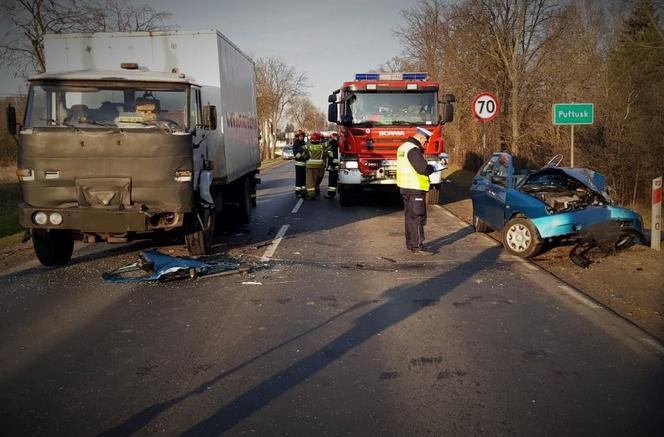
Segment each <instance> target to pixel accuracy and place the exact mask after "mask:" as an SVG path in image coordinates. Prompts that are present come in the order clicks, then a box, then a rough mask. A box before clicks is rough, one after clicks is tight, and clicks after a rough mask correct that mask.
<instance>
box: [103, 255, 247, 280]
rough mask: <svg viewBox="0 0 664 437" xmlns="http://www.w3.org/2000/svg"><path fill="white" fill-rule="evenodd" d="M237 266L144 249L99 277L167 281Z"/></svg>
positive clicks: (236, 264) (232, 268) (236, 266)
mask: <svg viewBox="0 0 664 437" xmlns="http://www.w3.org/2000/svg"><path fill="white" fill-rule="evenodd" d="M239 266H240V265H239V264H238V263H235V262H228V261H220V262H215V263H206V262H202V261H197V260H195V259H189V258H180V257H176V256H169V255H164V254H162V253H159V252H157V251H156V250H146V251H144V252H140V253H139V259H138V261H136V262H133V263H131V264H127V265H125V266H122V267H119V268H117V269H115V270H111V271H110V272H106V273H104V274H102V275H101V277H102V278H103V279H105V280H106V281H110V282H152V281H169V280H174V279H186V278H192V279H193V278H196V277H200V276H207V275H215V274H219V273H222V272H228V271H231V270H238V268H239ZM238 271H239V270H238Z"/></svg>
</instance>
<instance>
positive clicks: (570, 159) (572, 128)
mask: <svg viewBox="0 0 664 437" xmlns="http://www.w3.org/2000/svg"><path fill="white" fill-rule="evenodd" d="M570 128H571V134H570V151H571V152H570V158H569V162H570V165H569V166H570V167H572V168H574V125H571V126H570Z"/></svg>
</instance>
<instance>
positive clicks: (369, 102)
mask: <svg viewBox="0 0 664 437" xmlns="http://www.w3.org/2000/svg"><path fill="white" fill-rule="evenodd" d="M348 104H349V109H350V111H351V114H352V116H353V123H355V124H361V123H367V124H377V125H388V124H392V125H394V124H418V125H419V124H435V123H437V119H438V114H437V102H436V93H435V92H433V91H430V92H421V91H420V92H382V93H368V92H367V93H360V92H358V93H355V94H353V95H351V96H350V97H349V98H348Z"/></svg>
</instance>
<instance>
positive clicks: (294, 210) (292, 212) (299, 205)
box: [291, 199, 304, 214]
mask: <svg viewBox="0 0 664 437" xmlns="http://www.w3.org/2000/svg"><path fill="white" fill-rule="evenodd" d="M302 202H304V199H300V200H298V201H297V203H296V204H295V206H294V207H293V210H292V211H291V214H297V212H298V211H299V210H300V207H301V206H302Z"/></svg>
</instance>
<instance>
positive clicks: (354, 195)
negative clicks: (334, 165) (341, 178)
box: [337, 185, 360, 206]
mask: <svg viewBox="0 0 664 437" xmlns="http://www.w3.org/2000/svg"><path fill="white" fill-rule="evenodd" d="M337 191H338V192H339V204H340V205H341V206H353V205H356V204H357V202H358V200H359V194H360V192H359V190H358V189H357V188H356V187H349V186H346V185H339V186H338V187H337Z"/></svg>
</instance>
